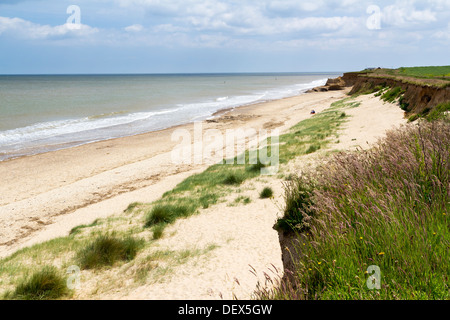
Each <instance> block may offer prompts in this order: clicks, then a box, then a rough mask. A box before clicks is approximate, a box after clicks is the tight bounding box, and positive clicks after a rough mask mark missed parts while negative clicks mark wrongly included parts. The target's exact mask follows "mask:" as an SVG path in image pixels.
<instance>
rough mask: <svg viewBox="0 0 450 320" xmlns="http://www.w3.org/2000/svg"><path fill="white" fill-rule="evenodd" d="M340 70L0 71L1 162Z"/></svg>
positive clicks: (205, 113) (315, 80)
mask: <svg viewBox="0 0 450 320" xmlns="http://www.w3.org/2000/svg"><path fill="white" fill-rule="evenodd" d="M339 75H342V73H254V74H139V75H136V74H135V75H123V74H122V75H0V161H5V160H8V159H12V158H17V157H21V156H28V155H33V154H38V153H43V152H49V151H53V150H58V149H63V148H70V147H74V146H79V145H83V144H87V143H92V142H96V141H101V140H107V139H112V138H118V137H125V136H131V135H136V134H141V133H146V132H151V131H157V130H161V129H165V128H169V127H172V126H176V125H180V124H185V123H189V122H195V121H201V120H205V119H210V118H212V117H214V114H215V113H216V112H218V111H220V110H224V109H230V108H236V107H239V106H244V105H250V104H255V103H259V102H264V101H271V100H276V99H281V98H286V97H290V96H295V95H299V94H302V93H304V92H305V91H307V90H308V89H311V88H314V87H317V86H321V85H324V84H325V83H326V81H327V79H328V78H335V77H337V76H339ZM274 112H276V110H274Z"/></svg>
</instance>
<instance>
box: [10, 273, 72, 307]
mask: <svg viewBox="0 0 450 320" xmlns="http://www.w3.org/2000/svg"><path fill="white" fill-rule="evenodd" d="M68 293H69V289H68V288H67V284H66V279H65V278H63V277H62V276H61V275H60V274H59V271H58V270H57V269H56V268H55V267H50V266H45V267H44V268H42V270H39V271H37V272H35V273H33V274H32V275H31V276H30V277H25V278H23V279H21V280H20V282H19V283H18V284H17V286H16V289H15V290H14V291H13V292H9V293H7V294H6V295H5V298H6V299H14V300H56V299H60V298H62V297H64V296H66V295H67V294H68Z"/></svg>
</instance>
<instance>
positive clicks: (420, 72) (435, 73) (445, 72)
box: [397, 66, 450, 80]
mask: <svg viewBox="0 0 450 320" xmlns="http://www.w3.org/2000/svg"><path fill="white" fill-rule="evenodd" d="M397 74H399V75H404V76H411V77H417V78H440V79H444V80H450V66H437V67H412V68H399V69H397Z"/></svg>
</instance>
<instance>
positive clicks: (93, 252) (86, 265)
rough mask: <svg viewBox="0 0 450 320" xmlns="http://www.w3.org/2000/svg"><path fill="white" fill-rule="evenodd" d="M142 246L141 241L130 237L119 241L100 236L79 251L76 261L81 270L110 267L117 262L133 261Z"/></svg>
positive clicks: (108, 236)
mask: <svg viewBox="0 0 450 320" xmlns="http://www.w3.org/2000/svg"><path fill="white" fill-rule="evenodd" d="M142 245H143V242H142V240H136V239H134V238H131V237H128V238H125V239H120V238H117V237H114V236H111V235H102V236H99V237H98V238H96V239H95V240H94V241H92V242H91V243H89V244H88V245H87V246H86V247H84V248H83V249H81V250H79V251H78V253H77V257H76V260H77V262H78V265H79V266H80V268H81V269H96V268H101V267H104V266H112V265H114V263H116V262H117V261H130V260H133V259H134V257H135V256H136V254H137V252H138V250H139V249H140V247H142Z"/></svg>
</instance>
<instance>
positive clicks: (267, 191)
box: [259, 187, 273, 199]
mask: <svg viewBox="0 0 450 320" xmlns="http://www.w3.org/2000/svg"><path fill="white" fill-rule="evenodd" d="M272 196H273V190H272V188H269V187H265V188H264V189H263V190H262V191H261V193H260V194H259V197H260V198H261V199H267V198H271V197H272Z"/></svg>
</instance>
